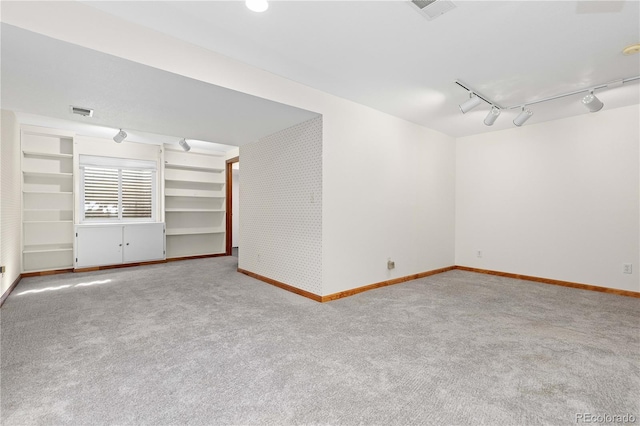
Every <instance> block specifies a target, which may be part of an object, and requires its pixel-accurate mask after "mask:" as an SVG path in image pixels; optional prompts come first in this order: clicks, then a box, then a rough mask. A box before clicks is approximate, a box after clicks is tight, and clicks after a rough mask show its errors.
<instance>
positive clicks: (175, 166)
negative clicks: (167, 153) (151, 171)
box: [164, 163, 224, 173]
mask: <svg viewBox="0 0 640 426" xmlns="http://www.w3.org/2000/svg"><path fill="white" fill-rule="evenodd" d="M164 166H165V167H167V168H169V169H181V170H196V171H199V172H212V173H222V172H224V169H219V168H216V167H202V166H191V165H189V164H171V163H165V165H164Z"/></svg>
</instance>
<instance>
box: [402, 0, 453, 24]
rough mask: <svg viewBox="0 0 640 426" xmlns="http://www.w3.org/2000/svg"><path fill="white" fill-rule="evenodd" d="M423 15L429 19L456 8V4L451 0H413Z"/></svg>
mask: <svg viewBox="0 0 640 426" xmlns="http://www.w3.org/2000/svg"><path fill="white" fill-rule="evenodd" d="M411 3H413V4H414V6H416V7H417V8H418V9H419V12H420V14H421V15H422V16H424V17H425V18H427V19H428V20H429V21H431V20H432V19H435V18H437V17H438V16H440V15H443V14H445V13H447V12H449V11H450V10H452V9H455V7H456V5H455V4H453V2H451V1H449V0H412V1H411Z"/></svg>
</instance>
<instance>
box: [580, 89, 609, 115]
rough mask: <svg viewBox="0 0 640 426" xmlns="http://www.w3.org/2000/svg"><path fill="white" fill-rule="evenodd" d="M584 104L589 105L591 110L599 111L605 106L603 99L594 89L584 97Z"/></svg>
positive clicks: (588, 107)
mask: <svg viewBox="0 0 640 426" xmlns="http://www.w3.org/2000/svg"><path fill="white" fill-rule="evenodd" d="M582 105H584V106H585V107H587V109H588V110H589V111H590V112H598V111H600V110H601V109H602V107H603V106H604V104H603V103H602V101H601V100H600V99H598V98H597V97H596V95H594V94H593V90H592V91H591V92H590V93H589V94H588V95H587V96H585V97H584V98H582Z"/></svg>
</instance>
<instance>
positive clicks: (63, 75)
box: [0, 23, 318, 146]
mask: <svg viewBox="0 0 640 426" xmlns="http://www.w3.org/2000/svg"><path fill="white" fill-rule="evenodd" d="M0 31H1V32H2V38H1V43H2V46H1V47H2V49H1V55H2V58H1V59H2V61H1V67H2V69H1V71H2V77H1V78H2V80H1V85H2V94H1V102H2V107H3V108H5V109H10V110H13V111H16V112H18V113H21V114H22V117H23V119H25V120H28V121H29V123H30V124H39V125H47V123H49V124H51V123H57V125H60V121H56V120H64V121H66V124H68V125H72V126H73V123H78V125H79V126H80V127H81V128H82V130H81V132H83V133H84V134H87V133H96V132H97V133H98V134H102V133H108V132H109V129H113V128H115V129H118V128H123V129H126V130H127V132H128V133H129V134H130V135H131V136H133V137H134V138H135V137H137V138H138V139H140V140H141V141H143V142H147V141H148V140H149V139H150V138H151V139H154V140H158V141H160V142H162V141H167V140H170V139H172V138H174V139H175V140H177V138H182V137H184V138H187V139H195V140H200V141H208V142H214V143H219V144H224V145H234V146H240V145H242V144H245V143H249V142H253V141H256V140H258V139H260V138H262V137H264V136H268V135H270V134H273V133H275V132H277V131H279V130H282V129H285V128H288V127H291V126H293V125H295V124H298V123H301V122H303V121H306V120H309V119H311V118H313V117H316V116H318V114H316V113H314V112H311V111H306V110H303V109H300V108H295V107H291V106H288V105H284V104H281V103H277V102H273V101H270V100H266V99H262V98H259V97H256V96H252V95H248V94H245V93H241V92H237V91H234V90H230V89H226V88H223V87H219V86H215V85H212V84H209V83H205V82H202V81H198V80H194V79H190V78H187V77H184V76H180V75H176V74H172V73H169V72H166V71H163V70H159V69H156V68H152V67H149V66H146V65H142V64H138V63H135V62H132V61H128V60H125V59H122V58H118V57H115V56H111V55H107V54H105V53H101V52H97V51H95V50H91V49H87V48H84V47H80V46H77V45H74V44H70V43H66V42H63V41H60V40H56V39H53V38H49V37H46V36H43V35H40V34H36V33H33V32H30V31H26V30H24V29H20V28H17V27H14V26H11V25H7V24H5V23H3V24H2V25H1V27H0ZM70 105H74V106H80V107H88V108H93V109H94V110H95V112H94V114H93V117H90V118H89V117H82V116H79V115H75V114H72V113H71V111H70V108H69V107H70ZM38 117H40V118H38ZM87 126H96V129H93V130H91V129H89V127H87ZM80 127H79V128H80ZM70 130H74V129H70ZM154 135H158V136H154ZM159 135H165V136H159ZM111 136H113V135H111Z"/></svg>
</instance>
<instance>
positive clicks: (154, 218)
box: [79, 155, 159, 224]
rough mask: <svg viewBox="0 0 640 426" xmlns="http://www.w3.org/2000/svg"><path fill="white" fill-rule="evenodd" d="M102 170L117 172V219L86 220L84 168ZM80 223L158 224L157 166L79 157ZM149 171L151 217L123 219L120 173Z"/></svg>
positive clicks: (155, 164)
mask: <svg viewBox="0 0 640 426" xmlns="http://www.w3.org/2000/svg"><path fill="white" fill-rule="evenodd" d="M86 167H90V168H103V169H111V170H117V172H118V207H117V209H118V217H114V218H87V217H86V210H85V168H86ZM79 169H80V173H79V174H80V209H79V210H80V212H79V213H80V223H81V224H100V223H144V222H154V223H155V222H158V198H159V197H158V188H159V185H158V166H157V163H156V162H155V161H148V160H134V159H128V158H115V157H99V156H92V155H80V161H79ZM123 170H134V171H142V170H144V171H151V217H139V218H125V217H123V214H122V213H123V204H122V199H123V196H122V171H123Z"/></svg>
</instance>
